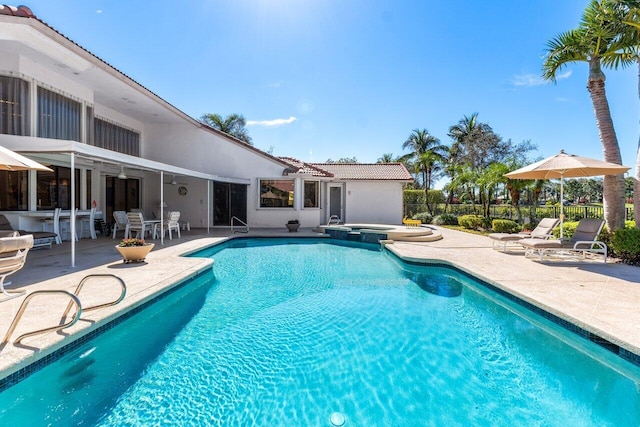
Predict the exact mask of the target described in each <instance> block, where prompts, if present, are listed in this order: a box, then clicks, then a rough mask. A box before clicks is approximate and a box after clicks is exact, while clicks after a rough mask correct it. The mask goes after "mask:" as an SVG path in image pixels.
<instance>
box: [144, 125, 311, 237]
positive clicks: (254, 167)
mask: <svg viewBox="0 0 640 427" xmlns="http://www.w3.org/2000/svg"><path fill="white" fill-rule="evenodd" d="M187 142H188V144H187ZM143 151H144V153H145V157H148V158H151V159H153V160H157V161H160V162H164V163H170V164H173V165H177V166H182V167H185V168H189V169H193V170H197V171H201V172H205V173H210V174H214V175H218V176H220V177H224V178H234V179H238V178H239V179H249V180H250V184H249V186H248V187H247V220H248V221H247V222H248V224H249V226H250V227H258V228H262V227H265V228H280V227H282V228H284V224H285V222H286V221H288V220H290V219H298V220H299V221H300V222H301V223H302V226H303V227H315V226H317V225H318V224H320V214H321V210H320V209H319V208H315V209H302V208H301V205H302V204H301V203H300V206H296V207H295V208H260V201H259V197H258V196H259V194H258V193H259V179H288V178H287V177H284V176H283V175H282V173H283V171H284V169H285V166H284V165H283V164H281V163H280V162H277V161H275V160H273V159H271V158H269V157H268V156H266V155H262V154H260V153H258V152H256V151H255V150H253V149H250V148H246V147H243V146H242V145H241V144H238V143H235V142H233V141H229V140H227V139H226V138H223V137H221V136H218V135H216V134H214V133H212V132H209V131H207V130H204V129H200V128H197V127H194V126H193V125H191V124H189V123H185V124H184V125H183V126H182V125H147V126H146V127H145V140H144V150H143ZM170 179H171V177H168V178H167V180H170ZM291 179H296V178H291ZM176 180H177V181H184V179H183V178H182V177H178V178H177V179H176ZM189 182H190V183H191V182H194V184H189V194H188V195H187V196H185V197H179V198H178V200H177V202H178V203H180V204H182V205H188V206H189V211H190V216H189V217H185V218H189V222H190V223H191V225H192V226H193V225H194V224H196V226H201V225H202V226H206V213H207V212H206V208H207V198H206V190H207V188H206V182H204V181H202V180H190V181H189ZM298 185H302V184H301V179H298ZM167 190H169V191H168V192H167ZM172 190H173V189H168V188H167V186H165V191H166V192H167V193H165V194H166V197H167V198H168V199H167V204H169V207H170V208H171V203H172V202H173V200H171V198H176V197H177V196H175V195H170V194H168V193H171V192H172ZM300 197H301V196H300ZM191 210H193V215H194V218H193V219H194V220H191ZM211 215H213V209H211ZM201 221H203V222H201Z"/></svg>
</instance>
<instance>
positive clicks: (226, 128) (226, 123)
mask: <svg viewBox="0 0 640 427" xmlns="http://www.w3.org/2000/svg"><path fill="white" fill-rule="evenodd" d="M200 121H201V122H202V123H204V124H206V125H208V126H211V127H212V128H214V129H217V130H219V131H221V132H224V133H226V134H228V135H231V136H232V137H234V138H236V139H239V140H240V141H242V142H246V143H247V144H249V145H253V143H252V142H251V137H250V136H249V132H248V131H247V129H246V128H245V126H247V122H246V120H245V119H244V117H243V116H242V114H229V115H228V116H227V117H226V118H223V117H222V116H221V115H219V114H211V113H207V114H204V115H203V116H202V117H200Z"/></svg>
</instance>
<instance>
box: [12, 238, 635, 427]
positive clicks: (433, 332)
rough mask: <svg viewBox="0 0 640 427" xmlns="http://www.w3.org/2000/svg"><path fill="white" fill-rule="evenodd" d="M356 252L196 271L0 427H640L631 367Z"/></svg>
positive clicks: (303, 250) (264, 258)
mask: <svg viewBox="0 0 640 427" xmlns="http://www.w3.org/2000/svg"><path fill="white" fill-rule="evenodd" d="M351 246H353V245H351V244H348V243H340V244H336V243H333V242H331V243H330V242H326V241H319V240H318V241H317V240H315V239H313V240H312V239H300V240H293V239H280V240H276V239H258V240H256V239H238V240H235V241H230V242H228V243H225V244H223V245H220V246H217V247H214V248H211V249H208V250H206V251H203V252H201V253H199V254H197V256H212V257H214V258H215V260H216V263H215V266H214V268H213V271H214V276H215V277H213V278H204V277H199V278H198V279H197V280H196V281H195V282H194V283H193V284H190V285H188V286H185V287H183V288H181V289H180V290H178V291H175V292H173V293H172V294H171V295H169V296H168V297H166V298H164V299H162V300H161V301H160V302H158V303H156V304H154V305H152V306H151V307H149V308H148V309H145V310H144V311H142V312H140V313H138V314H136V315H134V316H132V317H131V318H130V319H128V320H126V321H125V322H123V323H122V324H120V325H119V326H117V327H115V328H113V329H111V330H109V331H108V332H106V333H104V334H103V335H100V336H99V337H98V338H96V339H94V340H92V341H91V342H89V343H88V344H87V345H86V346H85V347H82V348H80V349H78V350H76V351H74V352H73V353H70V354H68V355H65V356H64V357H63V359H62V360H60V361H58V362H56V363H54V364H52V365H50V366H48V367H46V368H44V369H42V370H41V371H39V372H37V373H35V374H33V375H32V376H30V377H29V378H27V379H26V380H24V381H23V382H21V383H19V384H18V385H16V386H14V387H13V388H11V389H8V390H6V391H5V392H3V393H1V394H0V425H21V426H25V425H80V424H81V425H101V426H122V425H140V426H148V425H225V426H226V425H240V426H244V425H269V426H271V425H296V426H298V425H300V426H311V425H313V426H316V425H331V423H330V419H334V420H335V419H341V418H340V417H335V418H334V417H332V414H333V415H334V416H335V413H338V414H339V415H340V416H342V417H344V419H345V420H346V422H345V426H369V425H384V426H387V425H402V426H412V425H416V426H418V425H420V426H422V425H434V426H440V425H487V426H501V425H503V426H512V425H545V426H547V425H549V426H555V425H557V426H560V425H562V426H573V425H576V426H591V425H593V426H607V425H611V426H625V425H629V426H637V425H640V383H639V380H638V379H639V378H640V372H639V369H638V368H637V367H636V366H633V365H631V364H630V363H628V362H625V361H623V360H621V359H619V358H617V357H616V356H614V355H612V354H608V353H607V351H606V350H603V349H601V348H599V347H597V346H596V345H594V344H592V343H589V342H584V340H582V339H580V338H578V337H576V336H573V335H572V334H570V333H568V332H566V331H565V330H563V329H561V328H559V327H556V326H555V325H552V324H550V323H549V322H547V321H545V320H543V319H541V318H539V317H538V316H536V315H534V314H531V313H526V312H523V313H522V314H521V315H519V314H517V313H514V311H519V310H520V309H519V308H517V307H515V306H514V305H513V304H511V303H509V302H507V301H506V300H503V299H502V298H500V297H499V296H496V295H494V294H492V293H491V292H490V291H488V290H487V289H486V287H485V286H483V285H482V284H481V283H479V282H476V281H475V280H473V279H470V278H469V277H467V276H465V275H463V274H462V273H459V272H457V271H456V270H453V269H449V268H446V267H423V266H416V265H409V264H405V263H402V262H400V261H398V260H397V259H396V258H394V257H393V256H392V255H390V254H388V253H386V252H381V251H378V250H368V249H362V248H360V247H358V248H355V247H351ZM371 248H372V247H369V249H371ZM373 248H375V246H373ZM603 362H604V363H603Z"/></svg>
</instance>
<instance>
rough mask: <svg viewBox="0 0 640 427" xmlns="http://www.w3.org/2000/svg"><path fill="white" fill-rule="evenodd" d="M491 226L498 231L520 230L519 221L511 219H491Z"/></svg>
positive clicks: (513, 231) (510, 231) (512, 231)
mask: <svg viewBox="0 0 640 427" xmlns="http://www.w3.org/2000/svg"><path fill="white" fill-rule="evenodd" d="M491 228H492V229H493V231H495V232H496V233H516V232H518V231H520V226H519V225H518V223H517V222H515V221H511V220H510V219H494V220H493V221H491Z"/></svg>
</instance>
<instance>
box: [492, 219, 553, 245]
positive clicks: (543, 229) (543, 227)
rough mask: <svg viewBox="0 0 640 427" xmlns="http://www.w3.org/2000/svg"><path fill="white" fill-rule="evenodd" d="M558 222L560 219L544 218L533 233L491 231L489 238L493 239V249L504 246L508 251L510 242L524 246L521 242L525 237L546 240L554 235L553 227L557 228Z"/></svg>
mask: <svg viewBox="0 0 640 427" xmlns="http://www.w3.org/2000/svg"><path fill="white" fill-rule="evenodd" d="M558 223H560V220H559V219H556V218H543V219H542V220H541V221H540V222H539V223H538V225H537V226H536V228H534V229H533V230H532V231H531V233H491V234H489V238H490V239H492V240H493V249H496V248H498V249H500V247H501V246H502V251H503V252H506V251H507V245H509V244H511V245H515V246H518V247H520V248H522V245H520V243H519V242H520V241H521V240H523V239H542V240H545V239H549V238H550V237H553V234H552V232H553V229H554V228H556V226H557V225H558Z"/></svg>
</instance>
